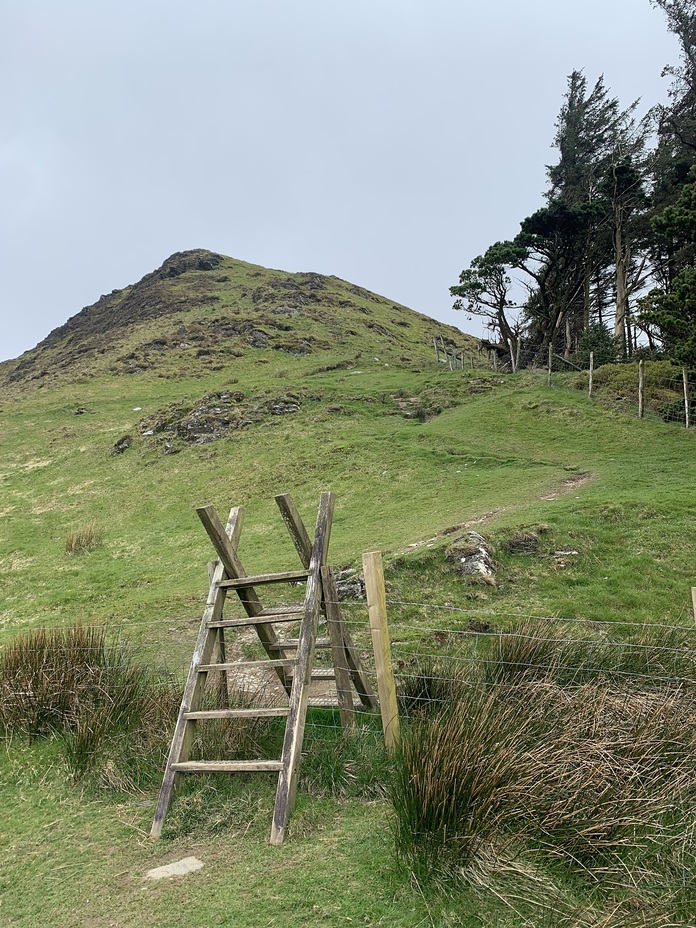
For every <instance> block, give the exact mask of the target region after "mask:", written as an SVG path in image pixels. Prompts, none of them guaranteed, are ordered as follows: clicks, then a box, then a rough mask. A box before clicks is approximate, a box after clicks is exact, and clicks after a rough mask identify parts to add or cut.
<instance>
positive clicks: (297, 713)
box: [270, 493, 334, 845]
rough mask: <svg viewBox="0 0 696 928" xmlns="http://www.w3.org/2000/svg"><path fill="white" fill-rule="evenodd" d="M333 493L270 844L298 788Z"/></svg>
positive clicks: (313, 565) (323, 510)
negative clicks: (322, 570)
mask: <svg viewBox="0 0 696 928" xmlns="http://www.w3.org/2000/svg"><path fill="white" fill-rule="evenodd" d="M333 508H334V496H333V493H322V494H321V502H320V504H319V514H318V516H317V527H316V532H315V534H314V544H313V546H312V558H311V562H310V566H309V569H310V570H311V571H312V573H311V574H310V576H309V578H308V580H307V595H306V599H305V614H304V618H303V619H302V625H301V628H300V642H299V645H298V648H297V661H298V663H297V666H296V667H295V675H294V677H293V683H292V690H291V692H290V713H289V715H288V721H287V726H286V729H285V740H284V742H283V754H282V757H281V761H282V764H283V766H282V769H281V771H280V774H279V775H278V789H277V791H276V801H275V808H274V810H273V826H272V828H271V839H270V841H271V844H274V845H278V844H282V843H283V839H284V838H285V826H286V824H287V820H288V816H289V815H290V812H291V811H292V807H293V805H294V804H295V793H296V791H297V776H298V773H299V763H300V755H301V752H302V740H303V738H304V727H305V718H306V715H307V700H308V699H309V684H310V680H311V674H312V660H313V657H314V643H315V640H316V632H317V625H318V623H319V609H320V606H321V574H320V570H321V568H322V566H324V564H325V563H326V556H327V554H328V550H329V540H330V537H331V521H332V517H333Z"/></svg>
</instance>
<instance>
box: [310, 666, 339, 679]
mask: <svg viewBox="0 0 696 928" xmlns="http://www.w3.org/2000/svg"><path fill="white" fill-rule="evenodd" d="M310 679H311V680H335V679H336V671H335V670H334V668H333V667H319V668H317V669H315V670H313V671H312V676H311V678H310Z"/></svg>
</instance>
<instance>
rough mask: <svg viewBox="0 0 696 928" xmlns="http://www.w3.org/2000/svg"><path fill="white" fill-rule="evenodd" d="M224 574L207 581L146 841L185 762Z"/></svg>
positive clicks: (155, 833)
mask: <svg viewBox="0 0 696 928" xmlns="http://www.w3.org/2000/svg"><path fill="white" fill-rule="evenodd" d="M233 519H234V510H232V512H231V513H230V519H229V520H228V523H227V530H228V531H230V532H231V531H232V530H233V528H234V522H233ZM218 521H219V520H218ZM222 531H223V533H224V532H225V529H224V528H223V530H222ZM224 572H225V568H224V566H223V562H222V560H220V561H218V563H217V564H216V566H215V570H214V571H213V575H212V577H211V579H210V587H209V590H208V599H207V601H206V605H205V610H204V612H203V619H202V621H201V625H200V629H199V631H198V638H197V640H196V645H195V648H194V651H193V657H192V659H191V666H190V668H189V673H188V678H187V680H186V685H185V687H184V694H183V697H182V700H181V706H180V708H179V716H178V718H177V721H176V726H175V728H174V735H173V737H172V743H171V746H170V749H169V756H168V758H167V766H166V768H165V772H164V778H163V780H162V786H161V788H160V793H159V798H158V800H157V808H156V809H155V817H154V820H153V823H152V829H151V831H150V837H151V838H153V839H157V838H159V836H160V835H161V833H162V826H163V825H164V819H165V817H166V815H167V812H168V811H169V806H170V805H171V802H172V798H173V796H174V790H175V788H176V785H177V776H176V771H175V769H174V764H176V763H179V762H181V761H186V760H188V753H189V750H190V745H191V740H192V737H193V726H194V725H195V722H193V721H191V720H189V719H187V718H186V714H187V713H188V712H193V711H196V710H197V709H198V708H199V706H200V702H201V697H202V695H203V687H204V685H205V677H204V676H202V675H201V674H199V673H198V672H197V668H198V665H199V664H201V663H204V662H206V663H207V661H209V660H210V658H211V656H212V653H213V649H214V647H215V642H216V640H217V632H216V630H215V629H213V628H211V627H210V624H211V622H215V621H219V620H220V619H221V618H222V609H223V604H224V602H225V596H226V593H225V591H224V590H221V589H220V588H219V587H218V586H217V583H218V581H219V580H221V579H222V577H223V576H224Z"/></svg>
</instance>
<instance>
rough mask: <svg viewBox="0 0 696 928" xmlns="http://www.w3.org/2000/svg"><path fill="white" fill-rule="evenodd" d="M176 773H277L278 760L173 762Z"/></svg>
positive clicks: (280, 763)
mask: <svg viewBox="0 0 696 928" xmlns="http://www.w3.org/2000/svg"><path fill="white" fill-rule="evenodd" d="M173 766H174V769H175V771H176V772H177V773H277V772H278V771H279V770H282V767H283V764H282V762H281V761H279V760H190V761H186V763H181V764H174V765H173Z"/></svg>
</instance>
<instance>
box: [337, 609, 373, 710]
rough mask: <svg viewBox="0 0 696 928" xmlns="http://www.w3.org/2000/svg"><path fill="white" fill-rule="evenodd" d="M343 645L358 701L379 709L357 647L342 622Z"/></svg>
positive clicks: (370, 707) (367, 706) (369, 707)
mask: <svg viewBox="0 0 696 928" xmlns="http://www.w3.org/2000/svg"><path fill="white" fill-rule="evenodd" d="M343 646H344V649H345V652H344V653H345V659H346V665H347V667H348V673H349V674H350V678H351V680H352V681H353V686H354V687H355V692H356V693H357V694H358V696H359V697H360V702H361V703H362V704H363V706H365V707H366V708H368V709H379V699H378V698H377V694H376V693H375V691H374V689H373V688H372V686H371V685H370V681H369V680H368V677H367V674H366V673H365V671H364V669H363V666H362V662H361V660H360V655H359V654H358V649H357V648H356V647H355V645H354V644H353V639H352V638H351V636H350V632H349V631H348V628H347V626H346V624H345V622H344V623H343Z"/></svg>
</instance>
